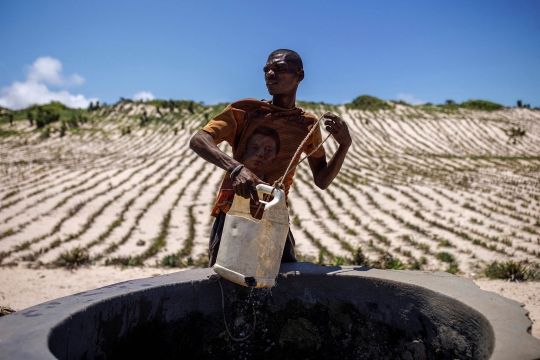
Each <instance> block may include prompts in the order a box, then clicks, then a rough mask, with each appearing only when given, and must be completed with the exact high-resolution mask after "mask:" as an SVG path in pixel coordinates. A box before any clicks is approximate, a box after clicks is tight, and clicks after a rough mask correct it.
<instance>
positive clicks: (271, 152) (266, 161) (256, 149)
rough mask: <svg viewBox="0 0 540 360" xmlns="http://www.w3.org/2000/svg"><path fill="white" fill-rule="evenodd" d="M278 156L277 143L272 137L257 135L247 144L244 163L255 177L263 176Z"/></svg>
mask: <svg viewBox="0 0 540 360" xmlns="http://www.w3.org/2000/svg"><path fill="white" fill-rule="evenodd" d="M276 156H277V154H276V141H275V140H274V139H273V138H272V137H270V136H266V135H262V134H256V135H254V136H253V137H252V138H251V139H250V141H249V143H248V144H247V147H246V153H245V155H244V161H243V163H244V166H245V167H247V168H248V169H249V170H250V171H252V172H253V173H254V174H255V175H257V176H263V175H264V172H265V171H266V168H267V167H268V165H270V164H271V163H272V161H274V159H275V158H276Z"/></svg>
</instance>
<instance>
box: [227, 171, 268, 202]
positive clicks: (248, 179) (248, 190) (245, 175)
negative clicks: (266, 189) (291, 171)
mask: <svg viewBox="0 0 540 360" xmlns="http://www.w3.org/2000/svg"><path fill="white" fill-rule="evenodd" d="M231 180H232V187H233V189H234V193H235V194H236V195H238V196H241V197H243V198H245V199H249V198H252V199H253V200H254V201H255V204H256V205H259V195H258V194H257V189H256V186H257V185H259V184H266V183H265V182H264V181H262V180H261V179H259V178H258V177H257V175H255V174H254V173H252V172H251V171H249V169H247V168H245V167H243V168H242V169H241V170H240V171H239V172H238V173H236V174H234V176H233V177H232V178H231ZM267 185H268V184H267Z"/></svg>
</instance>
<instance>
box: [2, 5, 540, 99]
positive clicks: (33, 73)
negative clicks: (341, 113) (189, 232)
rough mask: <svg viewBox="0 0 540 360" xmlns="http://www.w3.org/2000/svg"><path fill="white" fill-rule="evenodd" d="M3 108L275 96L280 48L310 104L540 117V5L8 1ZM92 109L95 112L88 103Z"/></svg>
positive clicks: (4, 22) (4, 15) (4, 11)
mask: <svg viewBox="0 0 540 360" xmlns="http://www.w3.org/2000/svg"><path fill="white" fill-rule="evenodd" d="M0 44H1V45H0V46H1V51H0V89H1V90H0V105H3V106H6V105H8V106H11V107H12V108H13V107H17V106H19V107H21V106H23V105H24V102H25V101H26V102H29V101H34V102H40V101H45V100H49V99H51V98H54V97H55V96H56V97H58V98H59V99H65V102H70V103H71V104H72V105H79V106H83V105H84V104H85V102H86V103H87V102H88V101H89V100H90V99H99V100H101V101H102V102H103V101H105V102H108V103H112V102H116V101H117V100H118V99H119V98H120V97H126V98H133V97H134V95H135V94H137V93H141V92H149V93H151V94H152V95H153V96H155V97H156V98H163V99H192V100H196V101H203V102H205V103H207V104H213V103H217V102H230V101H234V100H236V99H240V98H245V97H255V98H268V97H269V96H268V94H267V92H266V88H265V86H264V82H263V72H262V67H263V66H264V63H265V61H266V58H267V56H268V54H269V53H270V52H271V51H273V50H275V49H277V48H291V49H294V50H296V51H298V52H299V53H300V55H301V56H302V58H303V60H304V68H305V71H306V79H305V80H304V82H303V83H302V84H301V85H300V88H299V92H298V99H300V100H308V101H324V102H327V103H334V104H339V103H343V102H347V101H351V100H352V99H354V98H355V97H356V96H359V95H362V94H370V95H374V96H377V97H380V98H383V99H398V98H402V99H405V100H407V101H410V102H420V101H425V102H432V103H442V102H444V101H445V100H447V99H453V100H455V101H458V102H461V101H466V100H468V99H486V100H491V101H495V102H498V103H501V104H503V105H506V106H515V103H516V100H518V99H521V100H523V102H524V103H530V104H531V106H540V85H539V84H540V1H533V0H529V1H522V0H507V1H498V0H486V1H472V0H470V1H460V0H451V1H446V0H437V1H433V0H430V1H414V0H410V1H409V0H408V1H403V0H400V1H385V0H377V1H374V0H373V1H360V0H351V1H348V0H343V1H323V0H320V1H307V0H306V1H228V0H207V1H189V2H187V1H159V0H158V1H152V2H149V1H148V2H143V1H136V0H130V1H111V0H109V1H98V0H94V1H54V0H50V1H29V0H18V1H1V2H0ZM81 104H82V105H81Z"/></svg>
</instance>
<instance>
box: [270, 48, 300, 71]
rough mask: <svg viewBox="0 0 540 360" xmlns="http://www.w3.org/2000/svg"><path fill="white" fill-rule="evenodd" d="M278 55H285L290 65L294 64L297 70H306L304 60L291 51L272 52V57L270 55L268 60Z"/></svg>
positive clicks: (279, 50)
mask: <svg viewBox="0 0 540 360" xmlns="http://www.w3.org/2000/svg"><path fill="white" fill-rule="evenodd" d="M277 54H283V55H285V61H287V62H288V63H291V64H294V66H296V70H302V69H303V68H304V63H303V62H302V58H301V57H300V55H298V53H297V52H296V51H293V50H289V49H278V50H275V51H272V53H271V54H270V55H268V58H271V57H272V56H275V55H277Z"/></svg>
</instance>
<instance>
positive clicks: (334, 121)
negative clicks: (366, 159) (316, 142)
mask: <svg viewBox="0 0 540 360" xmlns="http://www.w3.org/2000/svg"><path fill="white" fill-rule="evenodd" d="M323 117H324V118H325V119H326V120H325V121H324V125H325V126H326V130H327V131H328V132H329V133H330V134H332V136H333V137H334V139H335V140H336V141H337V143H338V144H339V145H343V146H346V147H347V148H348V147H349V146H351V144H352V138H351V134H349V127H348V126H347V124H346V123H345V121H343V119H341V118H340V117H339V116H337V115H336V114H332V113H329V112H328V113H326V114H324V116H323Z"/></svg>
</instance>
